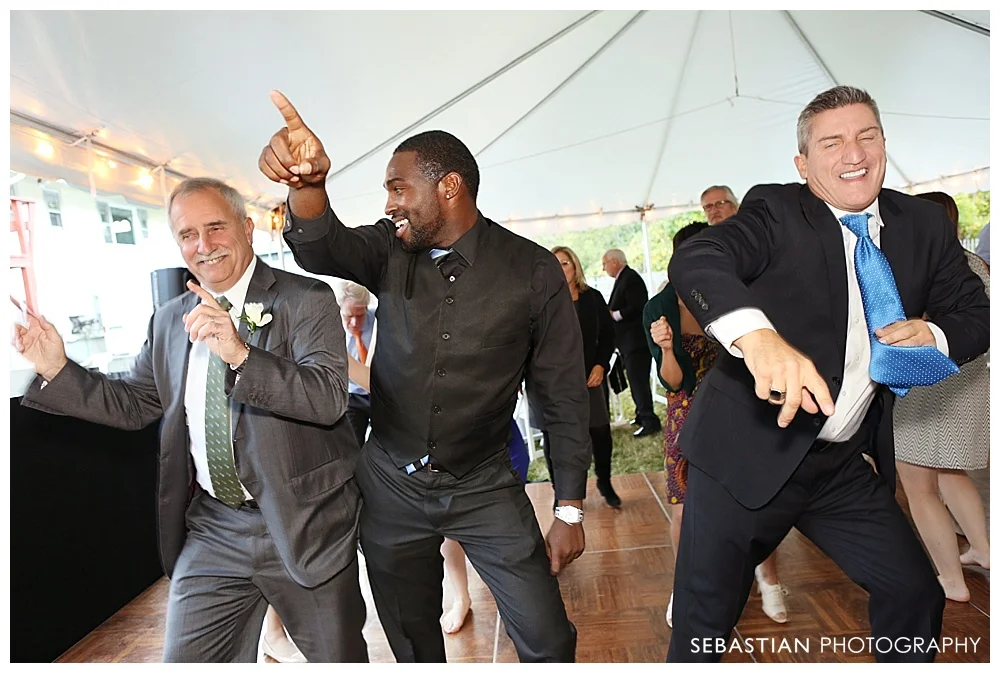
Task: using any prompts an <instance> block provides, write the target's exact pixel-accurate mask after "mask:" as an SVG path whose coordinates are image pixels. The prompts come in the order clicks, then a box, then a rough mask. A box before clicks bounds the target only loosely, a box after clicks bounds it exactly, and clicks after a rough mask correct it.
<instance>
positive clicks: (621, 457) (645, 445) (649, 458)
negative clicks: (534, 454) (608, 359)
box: [528, 391, 667, 481]
mask: <svg viewBox="0 0 1000 673" xmlns="http://www.w3.org/2000/svg"><path fill="white" fill-rule="evenodd" d="M619 399H620V400H621V402H622V409H623V412H624V414H625V418H627V419H632V418H634V417H635V404H634V403H633V402H632V396H631V395H630V394H629V393H628V391H625V392H623V393H622V394H621V395H620V396H619ZM654 410H655V411H656V415H657V416H659V417H660V422H661V423H662V422H664V421H665V419H666V417H667V408H666V406H665V405H663V404H660V403H659V402H656V403H655V404H654ZM634 430H635V427H634V426H631V425H628V424H626V425H622V426H619V427H615V426H614V425H612V426H611V439H612V441H613V446H614V450H613V452H612V454H611V474H612V475H619V474H634V473H636V472H660V471H661V470H663V432H662V431H660V432H657V433H656V434H653V435H649V436H647V437H640V438H639V439H636V438H635V437H633V436H632V432H633V431H634ZM589 476H591V477H593V476H595V475H594V466H593V464H591V466H590V472H589ZM548 480H549V470H548V467H547V466H546V465H545V458H543V457H541V456H539V457H538V458H537V459H536V460H534V461H532V462H531V465H529V466H528V481H548Z"/></svg>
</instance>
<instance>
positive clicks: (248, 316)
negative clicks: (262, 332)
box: [240, 302, 271, 336]
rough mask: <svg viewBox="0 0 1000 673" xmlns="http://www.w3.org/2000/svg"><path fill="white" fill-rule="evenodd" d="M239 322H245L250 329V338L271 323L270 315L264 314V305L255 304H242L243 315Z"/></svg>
mask: <svg viewBox="0 0 1000 673" xmlns="http://www.w3.org/2000/svg"><path fill="white" fill-rule="evenodd" d="M240 321H241V322H245V323H246V324H247V327H249V328H250V336H253V333H254V332H256V331H257V330H258V329H260V328H261V327H263V326H264V325H266V324H267V323H269V322H271V314H270V313H264V305H263V304H260V303H256V302H252V303H249V304H243V315H241V316H240Z"/></svg>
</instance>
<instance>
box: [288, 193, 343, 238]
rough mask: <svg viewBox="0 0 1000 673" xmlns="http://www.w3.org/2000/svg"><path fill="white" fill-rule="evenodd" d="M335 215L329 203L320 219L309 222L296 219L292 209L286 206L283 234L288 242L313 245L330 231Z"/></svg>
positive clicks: (299, 218) (300, 218) (303, 219)
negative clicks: (331, 218) (333, 215)
mask: <svg viewBox="0 0 1000 673" xmlns="http://www.w3.org/2000/svg"><path fill="white" fill-rule="evenodd" d="M332 214H333V213H332V212H331V210H330V202H329V201H327V203H326V209H325V210H324V211H323V214H322V215H320V216H319V217H316V218H313V219H311V220H307V219H305V218H302V217H296V216H295V214H294V213H292V209H291V208H289V207H288V206H287V204H286V206H285V228H284V230H283V231H282V233H283V234H284V235H285V240H286V241H291V242H293V243H312V242H313V241H318V240H320V239H321V238H323V237H324V236H326V235H327V233H328V232H329V231H330V217H331V215H332Z"/></svg>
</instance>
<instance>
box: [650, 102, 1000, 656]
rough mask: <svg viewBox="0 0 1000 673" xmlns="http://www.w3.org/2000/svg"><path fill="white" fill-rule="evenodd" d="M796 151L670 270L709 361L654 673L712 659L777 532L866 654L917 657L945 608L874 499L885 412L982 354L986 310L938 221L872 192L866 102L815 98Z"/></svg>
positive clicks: (927, 208)
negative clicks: (815, 558)
mask: <svg viewBox="0 0 1000 673" xmlns="http://www.w3.org/2000/svg"><path fill="white" fill-rule="evenodd" d="M797 136H798V149H799V154H798V156H796V158H795V165H796V167H797V168H798V171H799V174H800V176H801V177H802V178H803V179H804V180H805V181H806V184H805V185H801V184H789V185H760V186H757V187H755V188H753V189H752V190H750V192H749V193H748V194H747V195H746V197H745V198H744V200H743V204H742V205H741V206H740V209H739V212H737V213H736V214H735V215H733V216H732V217H730V218H729V219H727V220H726V221H724V222H721V223H719V224H716V225H714V226H712V227H709V228H708V229H706V230H705V231H703V232H702V233H701V234H699V235H698V236H696V237H695V238H693V239H691V240H690V241H688V242H687V243H685V245H684V247H682V248H680V249H678V251H677V253H676V254H675V255H674V257H673V259H672V260H671V263H670V269H669V271H670V280H671V282H672V283H673V284H674V286H675V287H676V288H677V295H678V296H679V297H680V298H681V299H682V300H683V301H684V302H685V304H687V306H688V307H689V308H690V310H691V313H692V314H693V315H694V317H695V318H696V319H697V320H698V322H699V323H700V324H701V325H702V327H703V328H704V329H705V332H706V333H707V334H709V335H711V336H713V337H714V338H716V339H717V340H718V341H719V342H720V343H721V344H722V345H723V347H724V348H725V349H726V351H727V352H726V353H724V354H723V355H721V356H720V357H719V360H718V361H717V363H716V365H715V367H714V368H713V369H712V371H711V372H709V374H708V375H707V376H706V377H705V380H704V381H703V383H702V385H701V387H700V388H699V390H698V394H697V396H696V397H695V401H694V404H693V406H692V409H691V412H690V415H689V416H688V419H687V423H686V424H685V426H684V431H683V433H682V436H681V442H682V447H683V452H684V455H685V456H686V457H687V458H688V460H689V461H690V469H689V473H688V491H687V501H686V503H685V510H684V526H683V527H682V529H681V539H680V545H679V550H678V556H677V569H676V575H675V579H674V613H673V618H674V632H673V635H672V638H671V642H670V653H669V655H668V661H688V660H713V661H717V660H718V659H719V658H720V657H721V655H722V653H723V652H725V651H726V650H725V647H720V646H719V645H718V643H720V642H722V643H725V642H726V641H727V640H728V638H729V636H730V634H731V632H732V629H733V627H734V626H735V625H736V622H737V620H738V619H739V617H740V614H741V612H742V610H743V606H744V604H745V603H746V600H747V595H748V593H749V590H750V586H751V584H752V582H753V570H754V567H755V566H756V565H757V564H759V563H760V562H761V561H763V560H764V559H765V558H766V557H767V556H768V555H769V554H770V553H771V552H772V551H773V550H774V548H775V547H776V546H777V545H778V543H779V542H781V540H782V539H783V538H784V537H785V535H786V534H787V533H788V531H789V530H790V529H791V527H792V526H795V527H797V528H798V530H799V531H800V532H801V533H802V534H803V535H805V536H806V537H808V538H809V539H810V540H812V541H813V542H814V543H815V544H816V545H817V546H818V547H819V548H820V549H821V550H822V551H823V552H824V553H826V554H827V555H829V556H830V558H832V559H833V560H834V561H835V562H836V563H837V564H838V565H839V566H840V567H841V568H842V569H843V570H844V572H845V573H847V575H848V576H849V577H850V578H851V579H852V580H854V581H855V582H856V583H858V584H859V585H860V586H862V587H863V588H865V589H866V590H867V591H868V593H869V596H870V598H869V616H870V621H871V631H872V636H873V637H874V639H875V640H873V641H872V642H873V647H872V652H871V654H873V655H874V656H875V658H876V659H878V660H880V661H927V660H933V658H934V653H935V652H934V650H933V648H929V647H928V645H929V644H930V643H931V642H932V640H933V639H935V638H937V637H938V636H939V634H940V631H941V615H942V611H943V609H944V594H943V592H942V590H941V587H940V585H939V584H938V582H937V580H936V579H935V573H934V570H933V569H932V567H931V565H930V562H929V561H928V559H927V556H926V554H925V553H924V551H923V549H922V547H921V546H920V543H919V542H918V541H917V538H916V536H915V535H914V532H913V529H912V528H911V527H910V524H909V523H908V522H907V520H906V517H905V516H904V515H903V513H902V511H901V510H900V508H899V505H898V504H897V503H896V500H895V498H894V497H893V494H894V489H895V485H896V474H895V467H894V453H893V442H892V405H893V400H894V399H895V397H894V396H895V395H905V394H906V392H907V390H908V389H909V388H911V387H912V386H915V385H932V384H933V383H936V382H937V381H939V380H941V379H943V378H945V377H947V376H949V375H951V374H953V373H954V372H957V371H958V367H957V366H956V364H955V363H956V362H957V363H961V362H964V361H967V360H970V359H972V358H975V357H976V356H978V355H980V354H981V353H983V352H984V351H985V350H986V349H987V348H988V346H989V300H988V299H987V297H986V293H985V291H984V288H983V283H982V281H980V280H979V278H978V277H977V276H976V275H975V274H974V273H973V272H972V271H971V269H970V268H969V265H968V264H967V263H966V258H965V255H964V254H963V253H962V249H961V247H960V246H959V243H958V240H957V239H956V238H955V234H954V227H953V226H952V225H951V223H950V222H949V221H948V218H947V216H946V215H945V213H944V210H943V209H942V208H941V207H940V206H938V205H936V204H932V203H928V202H925V201H922V200H920V199H916V198H913V197H910V196H907V195H904V194H901V193H899V192H895V191H892V190H889V189H883V188H882V184H883V181H884V178H885V169H886V150H885V137H884V136H883V131H882V123H881V119H880V117H879V113H878V107H877V106H876V104H875V101H874V100H872V98H871V97H870V96H869V95H868V94H867V93H866V92H864V91H862V90H860V89H855V88H853V87H845V86H838V87H835V88H833V89H831V90H829V91H826V92H824V93H822V94H820V95H818V96H817V97H816V98H815V99H813V101H812V102H810V103H809V105H807V106H806V107H805V109H804V110H803V111H802V113H801V115H800V116H799V121H798V128H797ZM925 315H926V316H927V320H924V319H923V317H924V316H925ZM908 316H909V317H908ZM949 358H950V359H949ZM800 411H801V413H800ZM862 452H867V453H869V454H871V455H873V456H874V457H875V461H876V463H877V467H878V473H877V474H876V472H874V471H873V470H872V469H871V467H870V466H869V465H868V463H867V462H865V460H864V459H863V458H862Z"/></svg>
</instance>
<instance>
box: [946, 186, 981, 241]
mask: <svg viewBox="0 0 1000 673" xmlns="http://www.w3.org/2000/svg"><path fill="white" fill-rule="evenodd" d="M954 199H955V205H957V206H958V231H959V238H962V239H968V238H976V237H977V236H979V232H980V231H981V230H982V228H983V227H985V226H986V223H987V222H989V221H990V193H989V192H973V193H971V194H955V195H954Z"/></svg>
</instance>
